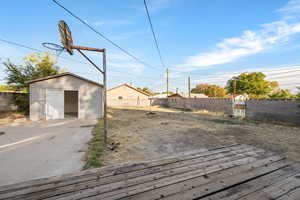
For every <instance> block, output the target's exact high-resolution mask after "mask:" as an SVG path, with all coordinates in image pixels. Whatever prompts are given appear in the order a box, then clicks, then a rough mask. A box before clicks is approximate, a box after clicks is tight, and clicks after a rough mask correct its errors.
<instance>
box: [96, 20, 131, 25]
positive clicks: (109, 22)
mask: <svg viewBox="0 0 300 200" xmlns="http://www.w3.org/2000/svg"><path fill="white" fill-rule="evenodd" d="M92 24H93V25H94V26H104V25H130V24H133V22H132V21H130V20H126V19H112V20H102V21H95V22H93V23H92Z"/></svg>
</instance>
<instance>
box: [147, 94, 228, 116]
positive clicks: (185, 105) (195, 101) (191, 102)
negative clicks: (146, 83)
mask: <svg viewBox="0 0 300 200" xmlns="http://www.w3.org/2000/svg"><path fill="white" fill-rule="evenodd" d="M152 105H162V106H168V107H171V108H181V109H191V110H208V111H211V112H221V113H225V114H232V101H231V99H222V98H191V99H185V98H169V99H166V98H165V99H155V100H153V102H152Z"/></svg>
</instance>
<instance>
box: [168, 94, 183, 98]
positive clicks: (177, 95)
mask: <svg viewBox="0 0 300 200" xmlns="http://www.w3.org/2000/svg"><path fill="white" fill-rule="evenodd" d="M170 97H171V98H172V97H181V98H183V96H181V95H180V94H178V93H175V94H171V95H169V96H168V98H170Z"/></svg>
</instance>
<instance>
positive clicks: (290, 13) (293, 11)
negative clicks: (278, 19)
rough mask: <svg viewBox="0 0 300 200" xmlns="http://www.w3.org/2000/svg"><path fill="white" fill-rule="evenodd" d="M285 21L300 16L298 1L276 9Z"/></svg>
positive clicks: (299, 2)
mask: <svg viewBox="0 0 300 200" xmlns="http://www.w3.org/2000/svg"><path fill="white" fill-rule="evenodd" d="M277 11H279V12H280V13H281V14H282V15H283V17H284V18H285V19H294V18H297V17H299V16H300V15H299V14H300V0H290V1H289V2H288V3H287V4H286V5H285V6H283V7H282V8H280V9H278V10H277Z"/></svg>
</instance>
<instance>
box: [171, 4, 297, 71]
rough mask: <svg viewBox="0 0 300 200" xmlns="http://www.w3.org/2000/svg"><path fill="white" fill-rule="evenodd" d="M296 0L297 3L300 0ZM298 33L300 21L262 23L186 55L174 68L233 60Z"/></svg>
mask: <svg viewBox="0 0 300 200" xmlns="http://www.w3.org/2000/svg"><path fill="white" fill-rule="evenodd" d="M292 1H295V0H292ZM297 2H298V3H299V2H300V0H297ZM297 5H298V4H297ZM299 7H300V3H299ZM285 9H287V8H285ZM298 33H300V22H298V23H290V22H289V21H288V20H285V19H282V20H280V21H275V22H271V23H268V24H263V25H261V28H260V29H259V30H257V31H251V30H245V31H244V32H243V34H242V35H241V36H240V37H234V38H227V39H224V40H223V41H222V42H220V43H218V44H216V45H215V48H214V49H213V50H211V51H208V52H204V53H199V54H197V55H195V56H190V57H188V58H187V59H186V61H185V62H184V63H183V64H179V65H177V66H175V70H178V71H193V70H197V69H203V68H204V69H205V68H209V67H212V66H215V65H220V64H225V63H230V62H234V61H236V60H238V59H240V58H242V57H246V56H249V55H253V54H257V53H260V52H262V51H265V50H267V49H269V48H271V47H274V46H276V45H280V44H282V43H284V42H287V41H288V40H289V39H290V37H291V36H292V35H294V34H298Z"/></svg>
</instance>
